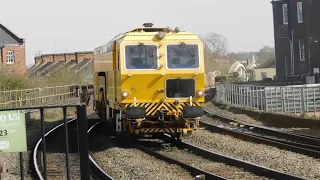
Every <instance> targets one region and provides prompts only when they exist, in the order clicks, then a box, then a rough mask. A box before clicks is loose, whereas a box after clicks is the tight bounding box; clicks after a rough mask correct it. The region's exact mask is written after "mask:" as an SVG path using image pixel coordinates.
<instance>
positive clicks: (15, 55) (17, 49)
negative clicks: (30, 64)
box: [0, 24, 27, 75]
mask: <svg viewBox="0 0 320 180" xmlns="http://www.w3.org/2000/svg"><path fill="white" fill-rule="evenodd" d="M0 65H1V66H0V70H1V71H2V72H3V71H7V72H11V73H15V74H20V75H24V74H25V73H26V72H27V65H26V53H25V41H24V39H21V38H19V37H17V36H16V35H15V34H14V33H12V32H11V31H10V30H9V29H7V28H6V27H4V26H3V25H2V24H0Z"/></svg>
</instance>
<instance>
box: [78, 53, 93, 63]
mask: <svg viewBox="0 0 320 180" xmlns="http://www.w3.org/2000/svg"><path fill="white" fill-rule="evenodd" d="M92 58H93V53H90V54H88V53H78V60H79V61H80V60H84V59H92Z"/></svg>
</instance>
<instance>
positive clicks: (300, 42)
mask: <svg viewBox="0 0 320 180" xmlns="http://www.w3.org/2000/svg"><path fill="white" fill-rule="evenodd" d="M298 43H299V54H300V61H304V60H305V53H304V42H303V40H300V39H299V40H298Z"/></svg>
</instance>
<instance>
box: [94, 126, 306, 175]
mask: <svg viewBox="0 0 320 180" xmlns="http://www.w3.org/2000/svg"><path fill="white" fill-rule="evenodd" d="M97 124H98V123H97ZM97 124H95V125H94V126H97ZM92 129H93V127H92V128H90V130H92ZM116 139H117V142H118V143H120V144H125V145H126V146H128V145H129V144H130V146H132V147H134V148H136V149H138V150H140V151H142V152H144V153H146V154H149V155H150V156H153V157H155V158H156V159H159V160H162V161H165V162H168V163H170V164H176V165H178V166H180V167H182V168H184V169H186V170H187V171H188V172H189V173H190V174H191V175H192V176H193V177H195V178H196V179H197V178H198V179H201V178H205V179H229V178H231V177H233V175H232V173H238V174H239V173H242V174H243V177H246V176H247V177H252V176H255V178H258V179H260V178H261V179H266V178H273V179H274V178H276V179H277V178H279V179H280V178H282V179H303V178H301V177H298V176H295V175H291V174H286V173H283V172H280V171H276V170H273V169H269V168H266V167H262V166H259V165H256V164H252V163H249V162H246V161H242V160H238V159H235V158H230V157H227V156H223V155H220V154H217V153H214V152H211V151H208V150H204V149H202V148H200V147H197V146H193V145H191V144H188V143H184V142H181V141H175V140H173V139H172V138H171V137H170V136H169V135H165V136H160V137H158V138H154V139H134V138H133V137H131V136H130V135H121V136H117V137H116ZM160 141H161V142H160ZM163 146H173V147H176V148H178V149H180V150H181V154H178V155H177V156H180V155H182V152H185V151H184V150H187V151H188V153H190V154H188V155H187V156H192V157H190V158H191V159H192V158H194V157H196V156H198V157H200V158H203V159H202V160H199V161H204V160H206V161H211V163H216V164H218V163H220V164H219V165H213V164H209V165H208V164H206V162H203V163H202V164H204V166H211V167H207V169H208V168H209V169H211V170H204V169H203V168H202V167H201V166H196V165H195V164H193V163H190V162H189V163H188V162H185V160H179V159H178V158H177V157H172V156H169V155H167V154H164V153H162V152H161V151H159V147H163ZM173 156H174V155H173ZM190 158H189V159H190ZM90 159H93V158H92V157H91V156H90ZM93 162H94V164H95V166H96V169H97V170H99V171H101V174H108V173H107V172H105V171H104V170H103V167H102V166H100V165H98V164H99V161H94V160H93ZM214 166H223V167H226V166H232V167H233V169H232V168H230V167H229V169H232V171H231V172H230V171H229V172H228V173H229V174H227V175H226V171H228V170H224V172H219V173H216V172H217V171H219V167H214ZM137 168H140V167H137ZM220 169H222V168H221V167H220ZM234 170H236V171H237V172H234ZM230 173H231V175H230ZM248 173H252V174H248ZM223 174H225V176H224V175H223ZM104 176H105V175H104ZM259 176H260V178H259ZM107 179H113V178H112V177H111V176H109V175H108V178H107Z"/></svg>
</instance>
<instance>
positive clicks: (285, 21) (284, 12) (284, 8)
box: [282, 4, 288, 24]
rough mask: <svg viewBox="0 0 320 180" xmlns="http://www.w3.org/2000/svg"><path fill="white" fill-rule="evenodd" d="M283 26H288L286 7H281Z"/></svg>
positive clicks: (285, 5)
mask: <svg viewBox="0 0 320 180" xmlns="http://www.w3.org/2000/svg"><path fill="white" fill-rule="evenodd" d="M282 14H283V24H288V5H287V4H283V5H282Z"/></svg>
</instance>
